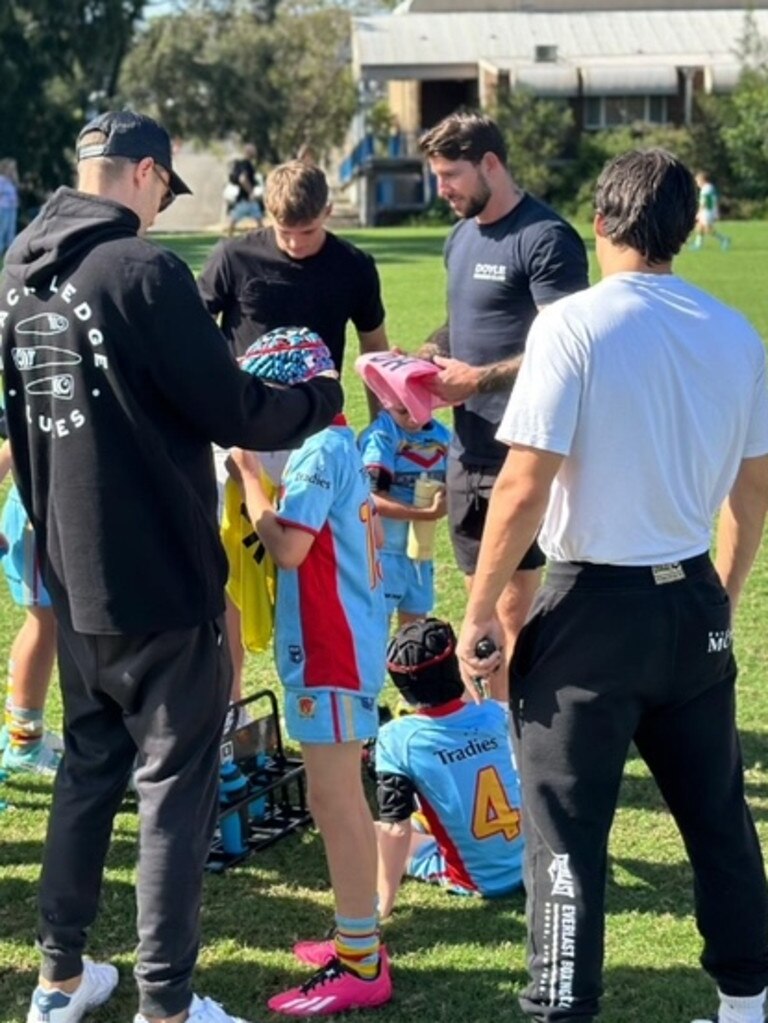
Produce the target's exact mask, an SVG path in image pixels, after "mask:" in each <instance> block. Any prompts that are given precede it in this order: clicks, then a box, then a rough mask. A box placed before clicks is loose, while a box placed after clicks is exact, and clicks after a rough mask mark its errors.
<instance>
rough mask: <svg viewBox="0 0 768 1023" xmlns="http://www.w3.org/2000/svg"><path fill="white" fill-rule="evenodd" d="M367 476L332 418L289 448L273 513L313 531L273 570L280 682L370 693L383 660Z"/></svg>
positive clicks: (383, 623)
mask: <svg viewBox="0 0 768 1023" xmlns="http://www.w3.org/2000/svg"><path fill="white" fill-rule="evenodd" d="M374 515H375V510H374V507H373V503H372V501H371V494H370V483H369V481H368V475H367V473H366V471H365V469H364V468H363V464H362V462H361V461H360V454H359V452H358V450H357V445H356V443H355V436H354V433H353V432H352V430H351V429H350V428H349V427H348V426H346V425H341V424H337V425H333V426H330V427H328V428H327V429H325V430H321V431H320V432H319V433H316V434H314V435H313V436H312V437H310V438H309V439H308V440H306V441H305V442H304V443H303V444H302V446H301V447H300V448H299V449H298V451H294V452H292V453H291V456H290V458H289V459H288V462H287V464H286V467H285V470H284V471H283V478H282V482H281V488H280V499H279V502H278V507H277V517H278V519H279V521H280V522H281V523H282V524H283V525H284V526H291V527H293V528H296V529H302V530H306V531H307V532H308V533H310V534H311V535H312V536H313V537H314V542H313V543H312V546H311V548H310V550H309V554H308V555H307V557H306V558H305V559H304V561H303V562H302V564H301V565H299V567H298V568H293V569H279V570H278V578H277V603H276V607H275V660H276V662H277V670H278V674H279V675H280V680H281V682H282V683H283V685H284V686H285V687H286V689H308V690H312V691H315V692H317V691H318V690H322V689H327V690H331V689H334V690H343V691H345V692H349V693H356V694H358V695H360V696H364V697H373V696H376V694H377V693H378V692H379V690H380V689H381V686H382V683H383V676H384V664H385V661H386V656H385V655H386V643H387V612H386V607H385V604H384V591H383V587H382V585H381V566H380V564H379V559H378V551H377V549H376V542H375V529H374V521H373V517H374Z"/></svg>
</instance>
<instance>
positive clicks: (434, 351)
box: [416, 323, 451, 359]
mask: <svg viewBox="0 0 768 1023" xmlns="http://www.w3.org/2000/svg"><path fill="white" fill-rule="evenodd" d="M416 354H417V355H418V357H419V358H420V359H432V358H434V356H435V355H444V356H445V357H446V358H448V357H449V356H450V354H451V350H450V347H449V345H448V324H447V323H444V324H443V325H442V327H438V328H437V330H435V331H433V332H432V333H431V334H430V335H429V337H428V338H427V340H426V341H425V342H424V344H423V345H422V346H421V348H420V349H419V350H418V352H417V353H416Z"/></svg>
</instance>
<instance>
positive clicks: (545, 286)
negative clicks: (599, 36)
mask: <svg viewBox="0 0 768 1023" xmlns="http://www.w3.org/2000/svg"><path fill="white" fill-rule="evenodd" d="M420 146H421V149H422V151H423V152H424V153H425V154H426V156H427V157H428V158H429V163H430V167H431V169H432V172H433V173H434V174H435V175H436V177H437V182H438V189H439V193H440V195H441V196H442V197H443V198H444V199H446V200H447V201H448V203H449V204H450V205H451V207H452V209H453V210H454V212H455V213H456V214H458V216H459V217H460V218H461V220H460V222H459V223H458V224H457V225H456V227H455V228H454V229H453V231H452V233H451V235H450V236H449V238H448V241H447V243H446V246H445V263H446V268H447V272H448V324H447V326H446V328H445V329H442V330H440V331H438V332H437V334H436V335H435V336H433V338H432V339H431V343H430V344H429V345H428V346H427V348H425V349H423V350H422V352H421V354H422V355H425V356H431V357H432V358H433V360H434V361H435V362H436V363H437V364H438V365H439V366H440V367H441V373H440V375H439V377H437V383H436V386H437V388H438V391H439V393H440V395H441V397H443V398H444V399H446V400H447V401H451V402H454V403H456V404H455V406H454V437H453V443H452V446H451V451H450V454H449V461H448V474H447V497H448V523H449V529H450V533H451V541H452V543H453V548H454V553H455V556H456V563H457V565H458V567H459V568H460V569H461V571H462V572H463V573H464V576H465V579H466V582H467V587H468V588H469V586H470V585H471V582H472V577H473V575H474V572H475V567H476V565H477V552H478V549H479V545H480V538H481V536H482V532H483V526H484V524H485V512H486V509H487V506H488V498H489V496H490V492H491V489H492V488H493V484H494V482H495V480H496V476H497V475H498V472H499V470H500V468H501V465H502V463H503V461H504V456H505V453H506V448H505V447H504V445H502V444H499V443H498V442H497V441H496V439H495V435H496V429H497V427H498V425H499V422H500V421H501V417H502V413H503V410H504V408H505V406H506V402H507V399H508V397H509V391H510V389H511V388H512V386H513V385H514V382H515V377H516V376H517V371H518V369H519V367H520V363H521V361H522V356H523V350H524V348H525V339H526V335H527V334H528V329H529V328H530V325H531V323H532V322H533V319H534V317H535V316H536V313H537V310H538V309H539V308H540V307H542V306H544V305H548V304H549V303H550V302H554V301H556V300H557V299H558V298H561V297H563V296H564V295H568V294H570V293H572V292H574V291H580V290H581V289H582V288H586V287H587V284H588V279H587V258H586V253H585V250H584V244H583V242H582V241H581V239H580V238H579V236H578V235H577V234H576V232H575V231H574V230H573V228H572V227H570V225H569V224H567V223H566V222H565V221H564V220H563V219H562V218H561V217H559V216H558V215H557V214H556V213H555V212H554V211H553V210H551V209H549V207H548V206H545V205H544V203H541V202H539V201H538V200H537V199H534V198H533V196H530V195H527V194H526V193H525V192H524V191H523V190H522V189H521V188H519V187H518V186H517V184H516V183H515V182H514V180H513V179H512V177H511V175H510V173H509V170H508V169H507V166H506V160H507V153H506V145H505V143H504V140H503V138H502V135H501V132H500V131H499V129H498V127H497V125H496V124H495V123H494V122H493V121H491V120H490V119H489V118H487V117H481V116H480V115H478V114H453V115H451V116H450V117H447V118H446V119H445V120H444V121H441V122H440V124H438V125H437V126H436V127H435V128H432V129H431V130H430V131H428V132H427V133H426V134H425V135H423V136H422V138H421V140H420ZM543 564H544V557H543V555H542V553H541V551H540V550H539V548H538V546H537V545H536V544H534V545H533V547H531V548H530V550H529V551H528V552H527V553H526V555H525V556H524V558H523V560H522V561H521V562H520V565H519V566H518V569H517V571H516V572H515V573H514V574H513V576H512V578H511V579H510V581H509V583H508V584H507V586H506V587H505V589H504V592H503V593H502V596H501V598H500V600H499V603H498V606H497V612H498V615H499V618H500V620H501V623H502V625H503V627H504V635H505V646H506V650H505V653H506V656H507V658H509V657H511V654H512V648H513V646H514V642H515V639H516V637H517V633H518V632H519V630H520V628H521V627H522V625H523V622H524V621H525V617H526V615H527V613H528V609H529V607H530V604H531V601H532V599H533V594H534V593H535V591H536V589H537V588H538V585H539V582H540V579H541V566H542V565H543ZM490 684H491V693H492V695H493V696H494V697H495V698H496V699H499V700H503V701H504V702H506V699H507V679H506V675H505V674H503V673H501V672H499V673H497V674H496V675H495V676H494V677H493V678H492V679H491V681H490Z"/></svg>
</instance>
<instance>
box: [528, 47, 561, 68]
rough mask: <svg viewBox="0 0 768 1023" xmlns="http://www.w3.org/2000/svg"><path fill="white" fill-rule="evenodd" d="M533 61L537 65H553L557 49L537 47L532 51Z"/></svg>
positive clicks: (555, 61)
mask: <svg viewBox="0 0 768 1023" xmlns="http://www.w3.org/2000/svg"><path fill="white" fill-rule="evenodd" d="M533 59H534V60H535V61H536V63H537V64H555V63H557V47H556V46H537V47H536V49H535V50H534V55H533Z"/></svg>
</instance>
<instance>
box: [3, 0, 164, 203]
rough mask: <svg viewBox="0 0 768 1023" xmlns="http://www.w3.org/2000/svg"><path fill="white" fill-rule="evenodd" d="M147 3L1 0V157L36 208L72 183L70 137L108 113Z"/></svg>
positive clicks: (141, 0) (133, 0)
mask: <svg viewBox="0 0 768 1023" xmlns="http://www.w3.org/2000/svg"><path fill="white" fill-rule="evenodd" d="M145 3H146V0H99V2H98V3H83V2H82V0H4V2H3V3H2V4H0V81H2V83H3V88H2V89H0V138H2V146H1V148H2V150H3V152H2V155H3V156H13V157H15V158H16V160H17V162H18V165H19V172H20V175H21V181H22V200H23V202H24V203H25V205H27V206H30V205H36V204H37V203H39V202H40V201H41V200H42V199H43V197H44V195H45V193H46V192H47V191H49V190H51V189H54V188H56V187H57V186H58V185H60V184H69V183H70V181H71V178H72V170H71V162H70V161H71V154H72V147H73V142H74V137H75V135H76V134H77V130H78V128H79V127H80V126H81V125H82V123H83V120H84V118H85V116H86V114H87V113H90V112H91V111H93V110H95V109H97V108H98V109H106V108H108V106H109V105H110V102H111V101H112V100H113V99H114V94H115V88H116V82H117V77H118V74H119V70H120V66H121V64H122V61H123V58H124V56H125V53H126V51H127V49H128V47H129V45H130V41H131V38H132V36H133V31H134V26H135V24H136V22H137V20H138V19H139V17H140V16H141V13H142V11H143V9H144V6H145Z"/></svg>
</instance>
